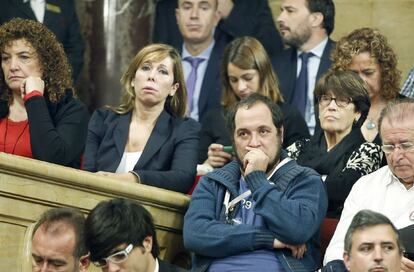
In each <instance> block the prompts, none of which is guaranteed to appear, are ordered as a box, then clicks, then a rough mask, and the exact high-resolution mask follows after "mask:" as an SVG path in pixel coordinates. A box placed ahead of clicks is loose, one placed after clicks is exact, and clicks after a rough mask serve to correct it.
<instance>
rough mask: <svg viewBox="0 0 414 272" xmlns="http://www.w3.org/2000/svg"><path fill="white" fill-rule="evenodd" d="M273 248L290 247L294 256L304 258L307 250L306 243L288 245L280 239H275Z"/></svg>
mask: <svg viewBox="0 0 414 272" xmlns="http://www.w3.org/2000/svg"><path fill="white" fill-rule="evenodd" d="M273 248H278V249H280V248H288V249H290V250H291V251H292V256H293V257H294V258H296V259H302V258H303V255H304V254H305V252H306V245H305V244H302V245H288V244H285V243H282V242H280V241H279V240H278V239H274V240H273Z"/></svg>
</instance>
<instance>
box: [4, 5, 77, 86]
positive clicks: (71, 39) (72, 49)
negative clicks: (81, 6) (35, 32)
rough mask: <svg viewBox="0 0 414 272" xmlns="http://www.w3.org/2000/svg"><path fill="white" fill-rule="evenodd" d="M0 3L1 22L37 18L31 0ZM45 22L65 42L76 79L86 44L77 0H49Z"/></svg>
mask: <svg viewBox="0 0 414 272" xmlns="http://www.w3.org/2000/svg"><path fill="white" fill-rule="evenodd" d="M0 5H1V8H0V24H3V23H4V22H7V21H9V20H11V19H12V18H15V17H19V18H24V19H31V20H35V21H36V20H37V19H36V16H35V15H34V13H33V10H32V8H31V7H30V1H28V2H27V3H23V0H3V1H2V2H1V4H0ZM43 24H44V25H45V26H47V27H48V28H49V29H50V30H51V31H52V32H53V33H55V35H56V37H57V39H58V40H59V41H60V42H61V43H62V44H63V48H64V49H65V52H66V54H67V56H68V59H69V63H70V65H71V66H72V74H73V78H74V79H76V78H77V77H78V75H79V73H80V72H81V69H82V66H83V52H84V49H85V45H84V41H83V38H82V35H81V31H80V27H79V21H78V17H77V15H76V8H75V1H73V0H69V1H68V0H47V1H46V11H45V17H44V21H43Z"/></svg>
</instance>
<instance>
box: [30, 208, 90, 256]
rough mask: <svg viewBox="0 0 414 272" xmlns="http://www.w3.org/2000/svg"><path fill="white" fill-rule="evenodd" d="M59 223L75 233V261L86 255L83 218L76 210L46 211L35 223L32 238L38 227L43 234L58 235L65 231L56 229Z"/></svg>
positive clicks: (59, 209)
mask: <svg viewBox="0 0 414 272" xmlns="http://www.w3.org/2000/svg"><path fill="white" fill-rule="evenodd" d="M59 223H64V224H65V225H69V226H71V227H72V228H73V230H74V232H75V239H76V240H75V250H74V252H73V256H74V257H75V258H76V259H79V258H80V257H82V256H84V255H86V254H88V250H87V248H86V244H85V216H84V215H83V213H82V212H81V211H79V210H77V209H73V208H66V207H63V208H55V209H50V210H48V211H46V212H45V213H43V214H42V215H41V216H40V219H39V220H38V221H37V223H36V225H35V227H34V230H33V235H32V238H33V236H34V234H35V233H36V231H37V230H38V229H39V228H40V227H42V228H43V229H44V231H45V232H50V233H52V234H60V233H62V232H63V231H66V228H65V229H62V228H61V227H58V224H59ZM56 227H57V228H56Z"/></svg>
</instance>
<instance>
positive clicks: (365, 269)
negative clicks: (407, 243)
mask: <svg viewBox="0 0 414 272" xmlns="http://www.w3.org/2000/svg"><path fill="white" fill-rule="evenodd" d="M403 251H404V248H403V245H402V242H401V240H400V238H399V234H398V230H397V229H396V228H395V226H394V225H393V224H392V222H391V221H390V219H388V218H387V217H386V216H385V215H383V214H380V213H377V212H374V211H370V210H361V211H359V212H358V213H357V214H356V215H355V216H354V218H353V219H352V222H351V225H350V226H349V228H348V231H347V233H346V235H345V251H344V261H345V264H346V268H347V269H348V271H350V272H369V271H389V272H400V269H401V258H402V256H403Z"/></svg>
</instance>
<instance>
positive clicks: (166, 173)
mask: <svg viewBox="0 0 414 272" xmlns="http://www.w3.org/2000/svg"><path fill="white" fill-rule="evenodd" d="M130 122H131V113H127V114H122V115H121V114H117V113H115V112H114V111H112V110H110V109H98V110H96V111H95V113H94V114H93V116H92V118H91V120H90V122H89V127H88V136H87V140H86V148H85V164H84V169H85V170H87V171H92V172H96V171H107V172H115V171H116V169H117V168H118V165H119V163H120V161H121V158H122V155H123V153H124V150H125V146H126V143H127V140H128V133H129V124H130ZM199 132H200V125H199V124H198V123H197V122H196V121H194V120H192V119H189V118H186V119H182V118H174V117H172V116H171V115H170V114H169V113H167V112H166V111H163V112H162V113H161V114H160V116H159V117H158V120H157V122H156V124H155V127H154V129H153V130H152V132H151V135H150V137H149V139H148V142H147V144H146V146H145V148H144V150H143V152H142V155H141V157H140V159H139V160H138V162H137V164H136V165H135V167H134V172H136V173H137V174H138V175H139V176H140V178H141V182H142V183H143V184H147V185H152V186H156V187H160V188H164V189H168V190H172V191H177V192H182V193H187V192H188V190H189V189H190V188H191V186H192V184H193V182H194V177H195V174H196V167H197V147H198V142H199Z"/></svg>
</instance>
